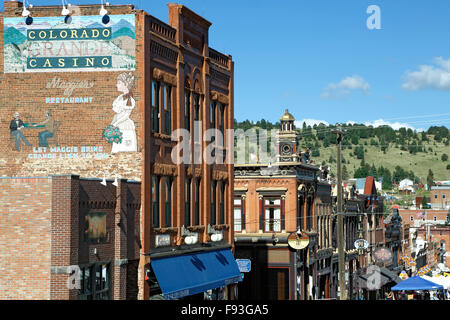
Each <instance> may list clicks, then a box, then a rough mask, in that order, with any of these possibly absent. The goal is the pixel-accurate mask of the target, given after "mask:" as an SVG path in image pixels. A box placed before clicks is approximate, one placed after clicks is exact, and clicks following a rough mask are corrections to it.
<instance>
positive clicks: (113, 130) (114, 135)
mask: <svg viewBox="0 0 450 320" xmlns="http://www.w3.org/2000/svg"><path fill="white" fill-rule="evenodd" d="M103 138H106V140H108V142H109V143H122V139H123V134H122V132H120V130H119V128H118V127H114V126H113V125H109V126H108V127H107V128H106V129H105V130H103Z"/></svg>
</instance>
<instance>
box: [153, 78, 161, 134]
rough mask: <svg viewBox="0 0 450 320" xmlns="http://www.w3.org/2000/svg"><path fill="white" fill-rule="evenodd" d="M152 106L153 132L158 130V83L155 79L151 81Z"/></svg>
mask: <svg viewBox="0 0 450 320" xmlns="http://www.w3.org/2000/svg"><path fill="white" fill-rule="evenodd" d="M152 87H153V91H152V96H153V106H152V127H153V132H159V87H160V84H159V82H157V81H153V84H152Z"/></svg>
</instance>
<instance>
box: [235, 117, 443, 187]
mask: <svg viewBox="0 0 450 320" xmlns="http://www.w3.org/2000/svg"><path fill="white" fill-rule="evenodd" d="M236 128H237V129H243V130H248V129H249V128H261V129H267V130H270V129H272V128H275V129H276V128H278V124H271V123H270V122H267V121H258V122H257V123H252V122H250V121H244V122H240V123H238V122H235V129H236ZM335 128H336V126H325V125H322V124H321V125H319V126H316V125H315V126H314V127H306V126H303V128H297V132H298V133H299V138H300V139H299V141H298V148H299V150H303V148H309V149H310V150H311V155H312V157H311V158H312V160H314V162H315V163H316V164H326V165H329V166H330V167H331V173H332V175H333V176H335V175H336V168H337V167H336V165H337V163H336V158H337V147H336V135H334V134H332V133H331V132H332V131H333V130H334V129H335ZM342 128H343V130H344V131H345V135H344V138H343V142H342V157H343V165H344V166H345V169H344V172H343V176H344V177H343V178H344V179H348V178H353V177H363V176H365V175H367V174H371V175H377V176H378V177H384V178H385V179H386V181H388V180H391V182H393V181H396V182H398V181H399V179H400V180H402V179H404V178H410V179H412V180H415V181H416V182H422V183H423V184H426V183H427V177H428V175H429V173H430V170H431V173H432V174H433V179H434V180H450V160H449V156H450V145H449V140H450V133H449V130H448V129H447V128H446V127H430V128H429V129H428V131H427V132H415V131H413V130H411V129H405V128H400V129H399V130H394V129H392V128H391V127H387V126H383V127H377V128H373V127H371V126H370V127H366V126H364V125H361V124H355V125H342ZM256 146H257V145H256V143H255V142H254V141H250V142H249V144H248V147H247V150H248V151H249V152H251V153H254V152H255V150H256ZM236 149H237V150H236V151H239V149H238V148H236ZM428 180H429V178H428Z"/></svg>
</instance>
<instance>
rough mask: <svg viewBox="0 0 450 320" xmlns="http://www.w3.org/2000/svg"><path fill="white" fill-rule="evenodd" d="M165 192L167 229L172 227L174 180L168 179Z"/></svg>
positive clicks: (166, 179)
mask: <svg viewBox="0 0 450 320" xmlns="http://www.w3.org/2000/svg"><path fill="white" fill-rule="evenodd" d="M164 180H165V190H164V200H165V201H164V213H165V216H164V220H165V224H166V227H171V226H172V178H171V177H166V178H165V179H164Z"/></svg>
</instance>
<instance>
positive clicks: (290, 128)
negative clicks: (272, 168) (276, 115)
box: [277, 109, 299, 162]
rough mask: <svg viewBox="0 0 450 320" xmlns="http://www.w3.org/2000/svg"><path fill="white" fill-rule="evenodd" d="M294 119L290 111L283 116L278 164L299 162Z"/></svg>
mask: <svg viewBox="0 0 450 320" xmlns="http://www.w3.org/2000/svg"><path fill="white" fill-rule="evenodd" d="M294 121H295V119H294V117H293V116H292V114H290V113H289V111H288V109H286V112H285V113H284V114H283V115H282V116H281V118H280V122H281V130H280V131H279V132H278V135H277V146H278V153H277V161H278V162H298V161H299V157H298V155H297V150H296V149H297V132H296V131H295V125H294Z"/></svg>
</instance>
